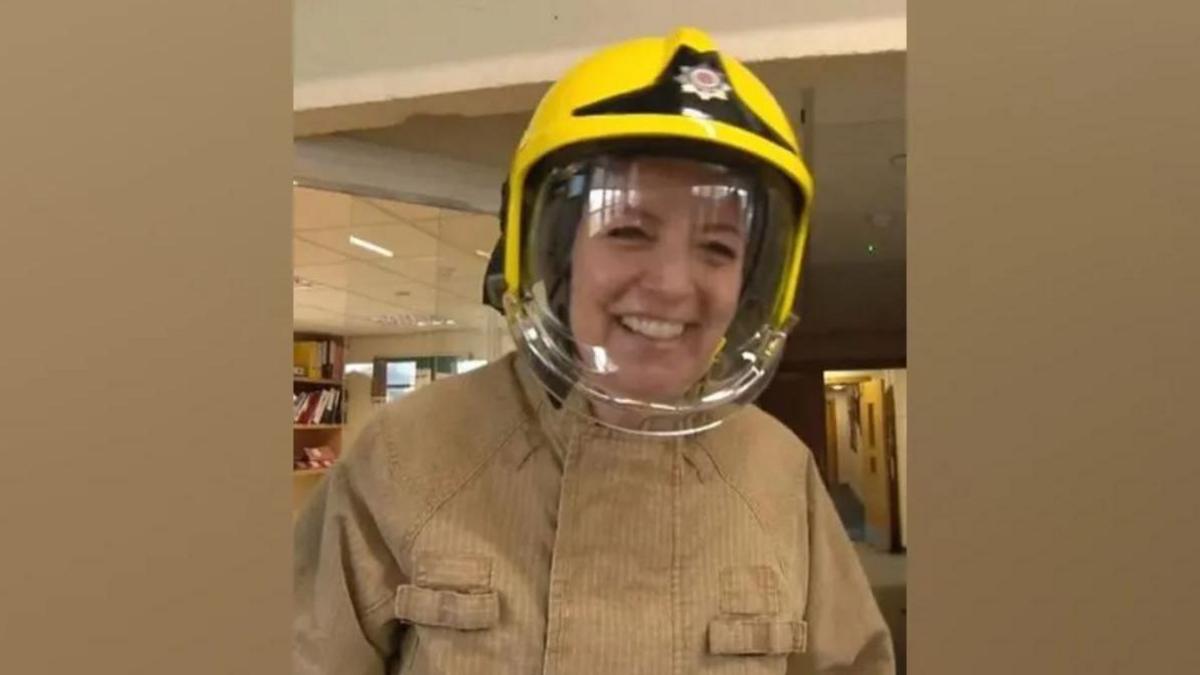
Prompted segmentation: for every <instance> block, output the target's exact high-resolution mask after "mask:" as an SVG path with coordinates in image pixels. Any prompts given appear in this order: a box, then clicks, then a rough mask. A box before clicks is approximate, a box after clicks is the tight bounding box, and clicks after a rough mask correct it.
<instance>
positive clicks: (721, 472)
mask: <svg viewBox="0 0 1200 675" xmlns="http://www.w3.org/2000/svg"><path fill="white" fill-rule="evenodd" d="M696 444H697V445H699V446H700V447H701V448H703V449H704V452H705V454H707V455H708V458H709V459H710V460H712V463H713V467H714V468H715V470H716V472H717V475H718V476H720V477H721V480H722V481H723V482H724V483H725V485H726V486H728V487H729V489H730V490H733V492H734V494H736V495H737V496H738V498H739V499H741V500H742V503H743V504H745V505H746V508H747V509H750V514H751V515H753V516H754V522H756V523H758V527H759V529H760V530H762V532H763V534H765V535H766V536H767V538H768V539H769V540H770V541H771V549H772V553H773V554H774V555H775V564H777V565H779V571H780V572H782V573H784V574H785V575H786V573H787V567H786V566H785V565H784V564H783V556H782V555H781V554H780V551H779V543H778V542H777V541H776V540H775V534H774V533H773V532H772V531H771V528H769V527H767V524H766V522H765V521H764V520H763V517H762V514H760V513H759V512H758V509H757V508H756V507H755V506H754V500H752V499H751V498H750V497H749V496H747V495H746V493H745V492H743V491H742V489H741V488H740V487H738V486H737V484H735V483H734V481H733V480H731V479H730V478H729V476H727V475H726V474H725V467H723V466H721V463H720V462H719V461H717V458H716V456H715V455H714V454H713V452H712V450H711V449H710V448H709V447H708V445H707V444H706V443H704V442H703V441H700V440H697V441H696Z"/></svg>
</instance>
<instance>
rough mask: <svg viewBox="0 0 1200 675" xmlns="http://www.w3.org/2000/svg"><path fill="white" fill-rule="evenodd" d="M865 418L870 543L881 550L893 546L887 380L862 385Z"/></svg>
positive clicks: (865, 500) (861, 411)
mask: <svg viewBox="0 0 1200 675" xmlns="http://www.w3.org/2000/svg"><path fill="white" fill-rule="evenodd" d="M858 405H859V419H860V420H861V432H862V436H861V438H860V441H861V453H862V462H863V464H862V474H861V475H862V491H863V506H864V507H865V509H866V530H867V531H866V538H867V542H868V543H869V544H871V545H872V546H873V547H875V548H877V549H879V550H881V551H890V550H891V548H892V527H893V526H892V520H893V517H894V513H893V508H892V501H893V500H892V494H891V485H892V479H891V474H892V473H893V471H892V470H891V462H889V460H888V452H887V446H888V441H887V434H886V432H885V427H884V397H883V380H882V379H879V378H871V379H869V380H866V381H864V382H862V383H861V384H859V403H858Z"/></svg>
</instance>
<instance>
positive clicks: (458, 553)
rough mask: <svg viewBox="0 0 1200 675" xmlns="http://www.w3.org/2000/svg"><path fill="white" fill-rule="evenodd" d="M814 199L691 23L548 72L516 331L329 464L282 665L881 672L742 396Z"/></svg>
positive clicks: (760, 377)
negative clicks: (498, 353)
mask: <svg viewBox="0 0 1200 675" xmlns="http://www.w3.org/2000/svg"><path fill="white" fill-rule="evenodd" d="M811 193H812V189H811V180H810V178H809V176H808V173H807V170H806V169H805V167H804V165H803V163H802V161H801V159H800V154H799V151H798V146H797V143H796V139H795V135H794V133H793V132H792V130H791V128H790V126H789V125H788V123H787V120H786V118H785V117H784V115H783V113H782V111H781V110H780V108H779V106H778V104H777V103H776V102H775V100H774V99H773V98H772V97H771V95H770V93H769V92H768V91H767V90H766V89H765V87H764V86H763V85H762V84H761V83H760V82H759V81H758V80H757V79H756V78H755V77H754V76H753V75H752V74H751V73H750V72H749V71H748V70H746V68H745V67H743V66H742V65H741V64H739V63H738V62H737V61H735V60H733V59H730V58H728V57H725V56H722V55H720V54H719V53H718V52H717V51H716V49H715V48H714V47H713V45H712V44H711V42H710V41H709V39H708V37H707V36H706V35H704V34H703V33H700V32H699V31H695V30H691V29H683V30H680V31H678V32H677V33H675V34H674V35H672V36H670V37H669V38H667V39H665V40H664V39H644V40H635V41H632V42H628V43H624V44H621V45H617V46H615V47H612V48H610V49H607V50H605V51H602V52H600V53H599V54H597V55H595V56H593V57H591V58H590V59H588V60H586V61H584V62H583V63H581V64H579V65H578V66H576V67H575V68H574V69H573V70H572V71H571V72H569V73H568V74H567V75H566V76H565V77H564V78H563V79H562V80H561V81H559V82H558V83H557V84H556V85H555V86H554V87H553V88H552V89H551V90H550V91H549V92H548V93H547V95H546V97H545V98H544V99H543V101H542V103H541V104H540V105H539V107H538V109H537V111H536V112H535V113H534V116H533V119H532V120H531V122H530V126H529V129H528V130H527V132H526V134H525V136H524V138H523V139H522V142H521V145H520V146H519V147H518V149H517V153H516V156H515V159H514V162H513V168H512V172H511V174H510V178H509V182H508V199H507V202H506V207H505V209H504V212H503V218H504V223H503V226H504V236H503V238H502V245H501V246H498V249H497V250H498V252H502V255H500V256H499V258H498V260H497V262H498V264H497V267H500V268H502V270H503V273H502V274H497V275H496V276H495V278H493V279H492V280H491V290H492V291H493V292H492V293H491V294H490V295H491V297H492V298H493V299H495V301H496V303H497V304H501V303H502V305H503V309H504V312H505V314H506V316H507V317H508V319H509V323H510V325H511V326H512V329H513V332H514V336H515V338H516V341H517V344H518V347H519V348H518V352H517V354H516V355H512V356H509V357H507V358H504V359H501V360H500V361H497V362H495V363H493V364H490V365H489V366H487V367H485V368H483V369H480V370H477V371H474V372H472V373H469V374H467V375H462V376H459V377H455V378H452V379H449V380H445V381H440V382H438V383H435V384H433V385H431V386H429V387H426V388H424V389H422V390H421V391H418V392H416V393H414V394H412V395H410V396H409V397H406V398H405V399H404V400H403V401H401V402H398V403H396V404H394V405H391V406H389V407H388V408H387V409H385V410H384V411H383V412H382V413H381V414H380V415H378V416H377V417H376V418H375V419H374V420H373V421H372V422H371V423H370V424H369V425H368V428H367V430H366V431H364V432H363V434H362V437H361V438H360V440H359V441H358V442H357V443H356V445H355V447H354V448H353V449H352V450H351V451H350V452H348V453H347V454H346V455H345V456H344V457H343V458H342V459H341V460H340V462H339V463H338V464H337V465H336V467H335V469H334V470H333V471H331V472H330V474H329V475H328V477H327V478H326V479H325V481H324V483H323V484H322V486H321V487H320V489H319V490H318V492H317V494H316V495H315V497H314V498H313V499H312V501H311V502H310V503H309V505H308V506H307V508H306V509H305V511H304V513H303V514H302V516H301V518H300V521H299V523H298V524H297V530H296V569H295V580H296V599H297V603H298V609H297V616H296V623H295V628H294V635H295V650H294V651H295V669H296V672H298V673H325V674H330V675H332V674H337V675H343V674H345V675H351V674H353V675H358V674H366V673H385V672H386V673H413V674H420V675H427V674H433V673H438V674H441V673H460V674H472V673H517V674H521V673H531V674H532V673H547V674H549V673H554V674H564V675H589V674H600V673H604V674H608V673H622V674H625V673H646V674H655V675H658V674H662V673H680V674H682V673H780V674H782V673H785V672H792V673H827V672H838V673H890V672H893V670H894V666H893V657H892V647H891V642H890V638H889V635H888V632H887V629H886V627H885V625H884V623H883V621H882V619H881V617H880V614H879V611H878V609H877V608H876V606H875V603H874V600H873V598H872V596H871V593H870V589H869V588H868V585H867V583H866V580H865V577H864V575H863V573H862V570H861V568H860V567H859V564H858V561H857V558H856V556H855V553H854V551H853V549H852V547H851V545H850V543H849V541H848V539H847V537H846V534H845V531H844V530H843V529H842V526H841V524H840V523H839V521H838V519H837V516H836V514H835V512H834V509H833V507H832V504H831V502H830V500H829V497H828V495H827V494H826V492H825V490H824V488H823V487H822V484H821V481H820V478H819V476H818V474H817V473H816V470H815V468H814V463H813V460H812V458H811V455H810V454H809V452H808V450H807V449H806V448H805V447H804V445H803V444H802V443H801V442H800V441H799V439H797V438H796V437H795V436H794V435H793V434H792V433H791V432H790V431H788V430H787V429H786V428H785V427H783V426H782V425H780V424H779V423H777V422H776V421H774V420H773V419H772V418H770V417H769V416H767V415H766V414H764V413H762V412H761V411H759V410H757V409H756V408H754V407H752V406H750V405H748V403H750V401H752V400H753V398H754V397H755V396H756V395H757V394H758V393H759V392H760V391H761V390H762V388H763V387H764V386H765V385H766V383H767V381H768V379H769V376H770V373H771V372H772V370H773V368H774V366H775V364H776V362H777V360H778V358H779V356H780V353H781V351H782V348H783V342H784V338H785V336H786V331H787V329H788V327H789V326H790V324H791V321H792V318H791V313H790V310H791V306H792V301H793V297H794V292H795V286H796V280H797V278H798V277H799V271H800V262H801V257H802V254H803V251H804V241H805V236H806V232H807V213H808V205H809V203H810V201H811Z"/></svg>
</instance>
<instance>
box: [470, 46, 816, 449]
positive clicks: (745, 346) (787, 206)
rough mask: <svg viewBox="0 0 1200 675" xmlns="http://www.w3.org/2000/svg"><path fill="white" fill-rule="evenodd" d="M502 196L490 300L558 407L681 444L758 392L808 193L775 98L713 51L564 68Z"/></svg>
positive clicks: (788, 300) (788, 304) (784, 325)
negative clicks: (681, 437)
mask: <svg viewBox="0 0 1200 675" xmlns="http://www.w3.org/2000/svg"><path fill="white" fill-rule="evenodd" d="M505 192H506V196H505V200H504V207H503V208H502V223H501V229H502V240H501V244H500V245H499V246H498V247H497V251H498V254H499V255H497V256H496V257H495V258H494V260H493V265H492V272H493V273H494V274H492V275H491V276H490V277H489V279H488V281H487V282H486V283H487V290H486V293H485V295H488V296H490V297H491V299H492V301H493V303H494V304H502V305H503V309H504V313H505V315H506V317H507V318H508V322H509V325H510V327H511V329H512V332H513V335H514V338H515V340H516V342H517V345H518V349H519V350H520V351H521V352H523V353H524V354H525V355H526V356H528V357H530V361H531V364H532V366H533V370H534V372H536V373H537V376H538V378H539V380H540V381H541V383H542V384H543V385H544V386H545V387H546V389H547V390H548V391H549V392H550V394H551V395H552V396H553V398H554V400H555V402H556V404H558V405H560V406H562V405H567V406H568V407H570V408H572V409H576V410H578V411H579V412H581V413H583V414H585V415H587V416H588V417H589V418H591V419H592V420H593V421H595V422H598V423H600V424H602V425H605V426H608V427H613V428H616V429H620V430H624V431H629V432H633V433H639V434H649V435H683V434H690V433H696V432H698V431H702V430H704V429H708V428H711V427H713V426H715V425H717V424H719V423H720V421H721V420H722V419H724V418H725V417H726V416H727V415H728V414H729V413H730V412H732V411H734V410H736V409H737V408H738V407H739V406H741V405H743V404H745V403H748V402H750V401H752V400H753V399H754V398H755V397H756V396H757V395H758V394H759V393H760V392H761V391H762V389H763V388H764V387H765V386H766V384H767V382H768V381H769V379H770V376H771V375H772V373H773V372H774V369H775V367H776V365H777V364H778V361H779V358H780V356H781V354H782V352H783V346H784V341H785V338H786V336H787V332H788V330H789V328H790V327H791V325H792V324H793V322H794V317H793V315H792V305H793V300H794V297H795V293H796V286H797V282H798V280H799V278H800V269H801V261H802V259H803V254H804V248H805V241H806V239H807V233H808V213H809V206H810V204H811V202H812V178H811V176H810V175H809V172H808V169H807V168H806V167H805V165H804V162H803V160H802V159H801V154H800V147H799V143H798V141H797V138H796V135H795V133H794V131H793V130H792V127H791V125H790V124H789V122H788V120H787V117H786V115H785V113H784V111H783V110H782V108H781V107H780V106H779V104H778V102H777V101H776V100H775V98H774V96H772V94H771V93H770V92H769V91H768V90H767V88H766V86H765V85H764V84H763V83H762V82H761V81H760V80H759V79H758V78H757V77H756V76H755V75H754V74H753V73H751V72H750V71H749V70H748V69H747V68H746V67H745V66H744V65H742V64H741V63H740V62H738V61H737V60H735V59H733V58H730V57H729V56H727V55H725V54H722V53H720V52H719V51H718V50H717V48H716V47H715V46H714V44H713V42H712V40H711V38H710V37H709V36H708V35H706V34H705V33H703V32H701V31H699V30H696V29H693V28H682V29H679V30H677V31H676V32H675V33H673V34H672V35H670V36H668V37H666V38H665V39H664V38H645V39H635V40H631V41H628V42H624V43H621V44H617V45H615V46H612V47H609V48H606V49H604V50H602V51H600V52H598V53H596V54H594V55H593V56H591V57H589V58H587V59H585V60H584V61H582V62H581V63H579V64H577V65H576V66H574V67H573V68H572V69H571V70H570V71H569V72H567V73H566V75H565V76H563V78H562V79H560V80H559V81H558V82H557V83H555V84H554V85H553V86H552V87H551V88H550V90H549V91H548V92H547V93H546V95H545V97H544V98H543V99H542V101H541V103H540V104H539V105H538V107H537V109H536V111H535V112H534V114H533V117H532V119H531V120H530V123H529V127H528V128H527V129H526V131H525V134H524V136H523V137H522V139H521V142H520V144H519V146H518V147H517V150H516V153H515V156H514V159H513V162H512V167H511V171H510V173H509V177H508V181H507V183H506V190H505Z"/></svg>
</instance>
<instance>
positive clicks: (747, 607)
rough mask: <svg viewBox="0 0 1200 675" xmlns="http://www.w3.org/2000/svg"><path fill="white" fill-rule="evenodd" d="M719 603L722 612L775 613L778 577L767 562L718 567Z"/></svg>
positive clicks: (777, 609) (777, 596)
mask: <svg viewBox="0 0 1200 675" xmlns="http://www.w3.org/2000/svg"><path fill="white" fill-rule="evenodd" d="M720 593H721V598H720V606H721V612H722V613H724V614H774V613H776V612H778V611H779V595H780V593H779V576H778V575H777V574H776V573H775V570H774V569H772V568H771V567H768V566H767V565H743V566H739V567H726V568H725V569H723V570H721V578H720Z"/></svg>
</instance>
